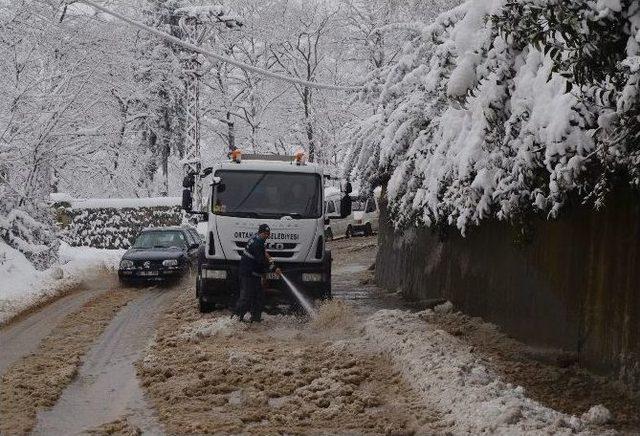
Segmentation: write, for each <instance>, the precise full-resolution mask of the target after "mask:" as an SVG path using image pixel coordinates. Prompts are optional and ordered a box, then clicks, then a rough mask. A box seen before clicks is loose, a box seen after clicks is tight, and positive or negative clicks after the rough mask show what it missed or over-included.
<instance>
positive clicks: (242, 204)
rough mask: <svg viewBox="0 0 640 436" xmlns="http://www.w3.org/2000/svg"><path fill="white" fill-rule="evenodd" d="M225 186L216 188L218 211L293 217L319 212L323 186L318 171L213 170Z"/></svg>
mask: <svg viewBox="0 0 640 436" xmlns="http://www.w3.org/2000/svg"><path fill="white" fill-rule="evenodd" d="M216 176H217V177H220V178H221V180H222V184H223V185H224V189H223V190H222V192H219V191H220V190H216V192H215V197H214V201H213V202H212V204H213V206H212V207H213V213H215V214H217V215H226V216H237V217H248V218H274V219H279V218H282V217H283V216H290V217H291V218H294V219H303V218H320V217H321V216H322V198H321V197H322V186H321V180H320V176H319V175H317V174H301V173H283V172H267V171H228V170H222V171H218V172H216Z"/></svg>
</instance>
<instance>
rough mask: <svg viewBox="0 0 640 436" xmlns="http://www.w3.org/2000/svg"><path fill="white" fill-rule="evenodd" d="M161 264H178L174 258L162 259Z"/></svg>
mask: <svg viewBox="0 0 640 436" xmlns="http://www.w3.org/2000/svg"><path fill="white" fill-rule="evenodd" d="M162 266H178V261H177V260H176V259H167V260H163V261H162Z"/></svg>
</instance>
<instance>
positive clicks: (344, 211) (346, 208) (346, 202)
mask: <svg viewBox="0 0 640 436" xmlns="http://www.w3.org/2000/svg"><path fill="white" fill-rule="evenodd" d="M349 215H351V196H350V195H349V194H347V195H345V196H344V197H342V201H341V202H340V218H342V219H344V218H346V217H348V216H349Z"/></svg>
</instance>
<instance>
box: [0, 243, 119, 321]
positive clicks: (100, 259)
mask: <svg viewBox="0 0 640 436" xmlns="http://www.w3.org/2000/svg"><path fill="white" fill-rule="evenodd" d="M123 253H124V250H98V249H94V248H89V247H70V246H68V245H66V244H62V245H61V247H60V251H59V265H54V266H52V267H51V268H49V269H47V270H45V271H38V270H36V269H35V268H34V267H33V265H32V264H31V263H30V262H29V261H28V260H27V258H26V257H25V256H24V255H23V254H22V253H20V252H19V251H18V250H15V249H13V248H11V247H10V246H8V245H7V244H6V243H4V242H3V241H0V325H1V324H3V323H5V322H7V321H8V320H9V319H11V318H13V317H14V316H16V315H17V314H19V313H20V312H23V311H25V310H28V309H29V308H31V307H34V306H37V305H39V304H42V303H43V302H45V301H47V300H49V299H52V298H55V297H57V296H59V295H60V294H63V293H65V292H66V291H68V290H70V289H72V288H74V287H75V286H78V285H79V284H80V283H81V282H82V281H83V280H86V279H89V278H91V276H92V275H94V274H95V272H96V270H100V269H108V270H113V269H115V268H116V267H117V265H118V262H119V261H120V257H121V256H122V254H123Z"/></svg>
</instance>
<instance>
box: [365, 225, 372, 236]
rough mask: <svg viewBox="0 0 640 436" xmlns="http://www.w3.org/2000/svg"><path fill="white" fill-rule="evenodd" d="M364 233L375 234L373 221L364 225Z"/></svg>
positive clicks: (366, 234) (367, 234)
mask: <svg viewBox="0 0 640 436" xmlns="http://www.w3.org/2000/svg"><path fill="white" fill-rule="evenodd" d="M364 235H365V236H371V235H373V229H372V228H371V223H367V225H366V226H365V227H364Z"/></svg>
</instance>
